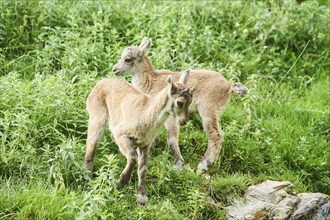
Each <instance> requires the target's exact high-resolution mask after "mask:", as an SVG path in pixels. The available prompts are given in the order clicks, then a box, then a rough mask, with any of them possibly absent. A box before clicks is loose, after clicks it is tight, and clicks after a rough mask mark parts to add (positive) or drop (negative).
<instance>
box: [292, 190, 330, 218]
mask: <svg viewBox="0 0 330 220" xmlns="http://www.w3.org/2000/svg"><path fill="white" fill-rule="evenodd" d="M297 197H298V199H299V204H298V205H297V207H296V211H295V212H294V213H293V214H292V216H291V217H290V219H292V220H295V219H306V220H310V219H312V218H313V216H315V213H316V212H317V211H318V209H319V208H320V207H321V206H323V205H324V204H325V203H327V202H328V201H329V196H327V195H325V194H322V193H300V194H298V195H297Z"/></svg>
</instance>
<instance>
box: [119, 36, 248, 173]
mask: <svg viewBox="0 0 330 220" xmlns="http://www.w3.org/2000/svg"><path fill="white" fill-rule="evenodd" d="M150 47H151V40H150V39H148V38H145V39H143V41H142V42H141V44H140V46H139V47H128V48H126V49H125V50H124V51H123V54H122V56H121V59H120V61H119V62H118V63H117V64H116V65H115V67H114V69H113V73H114V74H115V75H127V74H132V75H133V78H132V82H133V85H134V86H135V87H136V88H138V89H140V90H141V91H143V92H145V93H148V94H152V93H155V92H158V91H159V90H161V89H162V88H163V87H164V86H165V83H164V79H165V78H166V77H167V76H168V75H169V74H171V75H173V78H174V79H177V78H179V73H176V72H171V71H168V70H159V71H155V70H154V68H153V66H152V64H151V62H150V60H149V59H148V57H147V53H148V51H149V49H150ZM191 85H197V88H196V91H195V93H194V98H193V101H192V104H191V108H190V109H191V110H193V111H194V110H195V111H196V110H197V111H198V113H199V115H200V117H201V119H202V121H203V127H204V130H205V132H206V133H207V135H208V138H209V141H208V148H207V151H206V153H205V154H204V156H203V159H202V161H201V162H200V163H199V165H198V167H197V171H198V172H203V171H205V170H207V169H208V167H209V166H211V165H213V164H214V162H215V161H216V159H217V157H218V154H219V152H220V150H221V144H222V142H223V140H224V132H223V131H222V130H221V129H220V127H219V122H218V117H219V112H220V111H223V110H224V109H225V107H226V106H227V104H228V102H229V100H230V96H231V93H232V92H236V93H238V94H240V95H241V96H244V95H245V94H246V92H247V88H246V87H245V86H244V85H242V84H240V83H231V82H229V81H228V80H226V79H225V78H224V77H223V76H222V75H220V74H219V73H217V72H214V71H207V70H192V71H190V80H189V82H188V86H191ZM165 126H166V129H167V131H168V137H167V141H168V144H169V146H170V148H171V150H172V153H173V156H174V159H175V167H176V168H180V167H182V165H183V163H184V160H183V158H182V156H181V153H180V149H179V146H178V132H179V125H178V124H177V123H176V121H175V119H174V118H173V117H169V119H168V120H167V121H166V124H165Z"/></svg>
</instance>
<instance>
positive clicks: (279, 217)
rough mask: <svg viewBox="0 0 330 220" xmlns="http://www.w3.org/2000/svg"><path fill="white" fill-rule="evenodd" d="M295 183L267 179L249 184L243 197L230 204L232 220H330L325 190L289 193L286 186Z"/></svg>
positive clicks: (329, 202)
mask: <svg viewBox="0 0 330 220" xmlns="http://www.w3.org/2000/svg"><path fill="white" fill-rule="evenodd" d="M291 186H292V183H290V182H288V181H285V182H277V181H270V180H267V181H265V182H263V183H261V184H259V185H255V186H250V187H249V188H248V189H247V192H246V194H245V196H244V198H243V199H239V200H237V201H236V202H235V203H234V204H233V205H232V206H229V207H227V210H228V212H227V217H228V219H232V220H234V219H235V220H249V219H251V220H253V219H275V220H286V219H288V220H294V219H299V220H304V219H306V220H307V219H308V220H310V219H315V220H319V219H324V220H330V214H329V213H330V198H329V196H328V195H325V194H322V193H301V194H298V195H297V196H293V195H290V194H288V193H287V192H286V189H287V188H289V187H291Z"/></svg>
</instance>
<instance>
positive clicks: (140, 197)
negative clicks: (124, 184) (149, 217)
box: [136, 194, 148, 205]
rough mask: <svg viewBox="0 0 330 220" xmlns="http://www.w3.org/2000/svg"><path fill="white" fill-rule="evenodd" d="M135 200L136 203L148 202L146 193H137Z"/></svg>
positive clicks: (143, 203)
mask: <svg viewBox="0 0 330 220" xmlns="http://www.w3.org/2000/svg"><path fill="white" fill-rule="evenodd" d="M136 202H137V204H138V205H145V204H146V203H147V202H148V197H147V195H141V194H137V195H136Z"/></svg>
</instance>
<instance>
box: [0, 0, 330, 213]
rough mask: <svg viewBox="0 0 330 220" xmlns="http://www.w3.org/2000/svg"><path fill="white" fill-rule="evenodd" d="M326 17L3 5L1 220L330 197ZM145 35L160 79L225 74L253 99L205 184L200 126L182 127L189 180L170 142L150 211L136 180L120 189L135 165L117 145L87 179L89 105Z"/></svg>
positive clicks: (217, 4)
mask: <svg viewBox="0 0 330 220" xmlns="http://www.w3.org/2000/svg"><path fill="white" fill-rule="evenodd" d="M329 10H330V7H329V4H327V2H326V1H303V2H297V1H284V2H277V1H261V2H260V1H259V2H253V1H251V2H249V1H246V2H245V1H174V2H172V1H165V2H161V1H111V2H109V1H93V0H89V1H62V0H61V1H36V0H21V1H9V0H3V1H1V2H0V14H1V16H0V77H1V81H0V94H1V95H0V146H1V148H0V200H1V203H0V219H73V218H75V219H106V218H107V219H225V218H226V217H225V209H224V207H225V206H228V205H229V204H231V202H233V201H234V200H235V198H237V197H238V196H242V195H243V194H244V192H245V190H246V188H247V187H248V186H249V185H252V184H256V183H260V182H262V181H264V180H266V179H272V180H279V181H281V180H289V181H291V182H292V183H294V185H295V186H294V188H293V189H292V191H291V192H292V193H300V192H308V191H312V192H322V193H326V194H330V191H329V189H330V178H329V176H330V172H329V170H330V164H329V161H330V154H329V150H330V144H329V141H330V140H329V130H330V109H329V103H330V96H329V85H330V79H329V69H330V63H329V60H330V59H329V50H328V48H329V46H330V37H329V36H330V35H329V31H330V29H329V25H328V20H329V19H330V18H329ZM145 36H148V37H150V38H152V40H153V46H152V49H151V51H150V53H149V54H150V58H151V60H152V62H153V64H154V67H155V68H156V69H172V70H182V69H186V68H191V69H192V68H196V69H197V68H204V69H212V70H216V71H219V72H221V73H222V74H223V75H224V76H225V77H226V78H228V79H230V80H231V81H241V82H243V83H244V84H245V85H246V86H247V87H248V88H249V94H248V95H247V96H246V97H245V98H243V99H242V98H240V97H238V96H233V97H232V101H231V103H230V104H229V106H228V108H227V110H226V111H225V112H224V113H223V115H222V117H221V127H222V129H223V130H224V132H225V142H224V144H223V149H222V152H221V154H220V156H219V159H218V160H217V162H216V164H215V166H214V167H213V168H212V169H211V170H210V171H209V174H210V175H211V179H209V180H208V179H207V178H204V177H203V176H199V175H196V174H195V172H194V170H195V168H196V166H197V164H198V162H199V161H200V160H201V157H202V155H203V153H204V152H205V150H206V147H207V136H206V134H205V133H204V132H203V131H202V125H201V122H200V121H199V119H198V116H196V115H192V116H191V120H190V121H189V122H188V124H187V125H186V126H184V127H182V128H181V132H180V146H181V152H182V154H183V157H184V159H185V161H186V166H185V167H184V169H183V170H182V171H179V172H178V171H175V170H173V165H172V164H173V163H172V162H173V158H172V156H171V154H170V150H169V149H168V147H167V146H166V132H165V130H162V133H161V142H160V144H159V146H157V147H154V148H153V149H152V150H151V155H150V162H149V164H148V165H149V167H148V177H147V187H148V193H149V202H148V204H147V206H145V207H138V206H137V205H136V203H135V195H134V194H135V192H136V187H137V177H136V171H135V172H134V173H133V178H132V181H131V182H130V183H129V185H128V186H127V187H125V188H123V189H116V187H115V180H116V178H117V177H118V176H119V174H120V171H121V169H122V168H123V167H124V165H125V163H126V160H125V158H124V157H123V156H121V155H120V153H119V150H118V147H117V146H116V144H115V143H114V142H112V140H111V138H110V135H109V132H105V135H104V137H103V139H102V140H101V142H100V144H99V147H98V151H97V155H96V165H95V172H96V178H95V179H93V180H92V181H88V180H87V176H86V174H85V172H84V166H83V155H84V150H85V140H86V128H87V117H88V116H87V112H86V110H85V109H86V106H85V100H86V97H87V95H88V93H89V92H90V91H91V89H92V88H93V86H94V85H95V84H96V82H97V81H98V80H100V79H102V78H104V77H113V76H112V74H111V69H112V67H113V65H114V64H115V63H116V62H117V61H118V60H119V57H120V55H121V52H122V50H123V49H124V48H125V47H126V46H128V45H131V44H134V45H137V44H139V43H140V41H141V40H142V39H143V37H145ZM210 198H212V199H210Z"/></svg>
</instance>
